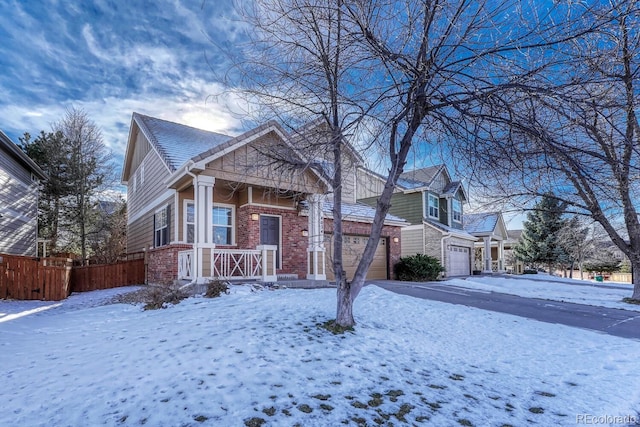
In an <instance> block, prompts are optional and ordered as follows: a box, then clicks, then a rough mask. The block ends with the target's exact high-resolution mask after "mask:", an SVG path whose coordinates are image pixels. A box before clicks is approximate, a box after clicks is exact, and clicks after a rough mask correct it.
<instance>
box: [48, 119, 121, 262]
mask: <svg viewBox="0 0 640 427" xmlns="http://www.w3.org/2000/svg"><path fill="white" fill-rule="evenodd" d="M53 129H54V131H56V132H59V133H61V134H62V135H64V138H65V140H66V143H67V144H68V147H67V151H68V156H69V158H68V159H67V164H68V170H67V176H66V178H67V182H66V184H67V186H68V187H69V188H70V189H71V190H70V192H69V194H68V195H67V196H66V197H65V199H64V200H62V205H63V207H62V209H63V215H62V218H63V219H64V228H65V230H66V235H67V236H66V240H67V244H68V245H69V246H68V247H69V248H70V249H72V251H75V250H77V251H79V252H80V255H81V257H82V262H83V264H84V263H85V262H86V260H87V256H88V249H89V242H88V236H89V235H90V234H91V233H93V232H94V230H93V228H94V227H95V226H97V225H98V226H99V224H98V222H97V221H96V220H95V219H96V218H95V215H96V209H95V206H96V204H97V202H98V200H99V197H100V192H102V191H105V190H107V189H109V188H110V187H111V186H112V184H113V183H114V167H113V165H112V163H111V162H110V161H111V153H110V152H109V151H107V149H106V146H105V144H104V142H103V140H102V132H101V131H100V128H99V127H98V126H97V125H96V124H95V123H94V122H93V121H92V120H91V119H89V117H88V115H87V113H86V112H84V111H82V110H77V109H75V108H72V109H69V110H67V113H66V115H65V116H64V117H63V118H62V120H60V121H59V122H57V123H55V124H54V125H53ZM60 228H63V225H62V224H61V225H60Z"/></svg>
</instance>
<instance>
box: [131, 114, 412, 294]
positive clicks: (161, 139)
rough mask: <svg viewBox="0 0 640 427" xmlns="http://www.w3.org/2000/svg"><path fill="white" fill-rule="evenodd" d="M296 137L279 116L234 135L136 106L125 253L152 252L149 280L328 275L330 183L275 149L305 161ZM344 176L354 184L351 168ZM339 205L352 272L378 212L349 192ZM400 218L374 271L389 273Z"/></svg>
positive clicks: (392, 220)
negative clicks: (288, 162)
mask: <svg viewBox="0 0 640 427" xmlns="http://www.w3.org/2000/svg"><path fill="white" fill-rule="evenodd" d="M296 138H300V136H299V135H298V136H296ZM296 138H292V137H291V136H290V135H289V134H288V133H287V132H285V131H284V130H283V129H282V127H281V126H279V125H278V124H277V123H275V122H269V123H265V124H264V125H261V126H258V127H256V128H255V129H252V130H250V131H248V132H246V133H243V134H242V135H239V136H236V137H231V136H227V135H223V134H220V133H215V132H209V131H205V130H201V129H196V128H193V127H189V126H185V125H181V124H178V123H173V122H169V121H166V120H161V119H158V118H154V117H148V116H144V115H142V114H138V113H133V116H132V120H131V128H130V131H129V139H128V144H127V150H126V154H125V159H124V167H123V172H122V181H123V183H125V184H126V185H127V189H128V195H127V203H128V213H127V214H128V220H127V251H128V252H130V253H132V252H138V251H141V250H146V251H148V271H149V277H148V280H149V282H152V283H154V282H155V283H170V282H172V281H174V280H176V279H178V280H192V281H197V282H203V281H205V280H207V279H209V278H235V277H238V278H258V279H262V280H268V281H272V280H276V279H277V278H278V277H281V278H282V277H285V278H306V279H310V280H327V279H329V280H330V279H331V268H330V262H331V258H332V257H331V252H330V245H326V243H325V242H329V241H331V230H332V218H331V203H330V198H328V197H327V194H329V193H330V191H331V189H330V188H329V185H328V184H327V182H326V181H325V180H323V179H322V178H321V177H320V176H318V175H317V174H316V173H314V172H313V171H312V170H311V169H310V168H307V169H304V170H302V171H301V170H293V169H292V168H287V167H283V165H282V163H281V162H280V163H279V162H275V161H274V159H273V158H272V157H271V156H270V155H269V153H271V152H274V150H278V152H282V150H287V152H288V151H290V155H291V158H292V159H298V160H300V159H301V160H303V162H306V161H307V160H308V159H305V158H304V154H302V153H300V152H299V151H298V150H297V149H296V147H295V144H294V141H295V140H296ZM350 161H352V163H353V164H354V165H356V164H358V163H359V161H360V160H359V159H358V158H357V156H351V158H350ZM345 182H353V183H355V169H354V168H353V167H351V168H347V170H346V174H345ZM343 203H344V206H343V219H344V234H345V254H346V255H345V258H346V261H347V262H346V265H345V270H347V275H348V277H349V275H350V274H351V275H352V274H353V269H354V268H355V267H354V265H355V263H357V261H358V256H359V255H360V254H361V249H362V247H363V243H364V242H365V241H366V240H365V239H367V238H368V235H369V233H370V228H371V222H372V220H373V214H374V210H373V209H371V208H370V207H368V206H364V205H361V204H358V203H356V200H355V195H354V194H353V192H349V191H347V192H345V194H344V196H343ZM403 225H407V223H406V222H405V221H404V220H402V219H401V218H398V217H394V216H391V215H390V216H388V217H387V221H386V222H385V226H384V228H383V232H382V236H383V237H382V239H381V240H380V242H379V249H378V251H377V253H376V257H375V260H374V264H373V266H372V269H371V270H370V272H369V276H368V277H369V278H387V277H390V272H391V268H392V266H393V264H394V263H395V262H396V261H397V260H398V259H399V257H400V229H401V227H402V226H403Z"/></svg>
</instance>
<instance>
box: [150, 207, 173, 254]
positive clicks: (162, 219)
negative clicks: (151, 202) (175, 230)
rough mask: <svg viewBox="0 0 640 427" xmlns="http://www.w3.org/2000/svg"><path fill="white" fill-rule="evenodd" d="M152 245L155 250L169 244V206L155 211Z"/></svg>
mask: <svg viewBox="0 0 640 427" xmlns="http://www.w3.org/2000/svg"><path fill="white" fill-rule="evenodd" d="M153 228H154V236H153V237H154V238H153V245H154V246H155V247H156V248H157V247H159V246H164V245H167V244H169V206H165V207H164V208H162V209H160V210H158V211H156V214H155V215H154V216H153Z"/></svg>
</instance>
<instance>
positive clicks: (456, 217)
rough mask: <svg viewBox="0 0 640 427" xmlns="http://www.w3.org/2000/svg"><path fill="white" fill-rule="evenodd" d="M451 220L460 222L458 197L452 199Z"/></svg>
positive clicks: (460, 205) (460, 211)
mask: <svg viewBox="0 0 640 427" xmlns="http://www.w3.org/2000/svg"><path fill="white" fill-rule="evenodd" d="M453 220H454V221H455V222H462V203H461V202H460V200H458V199H453Z"/></svg>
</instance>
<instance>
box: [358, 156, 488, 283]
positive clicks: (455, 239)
mask: <svg viewBox="0 0 640 427" xmlns="http://www.w3.org/2000/svg"><path fill="white" fill-rule="evenodd" d="M383 184H384V179H383V178H382V177H380V176H378V175H377V174H375V173H373V172H371V171H367V170H363V169H360V170H359V171H358V180H357V196H358V201H360V202H362V203H366V204H368V205H370V206H375V203H376V201H377V199H378V196H379V194H380V193H381V192H382V188H383ZM466 201H467V194H466V192H465V190H464V188H463V186H462V183H461V182H460V181H453V180H452V179H451V176H450V175H449V172H448V171H447V168H446V167H445V166H444V165H437V166H431V167H426V168H422V169H416V170H413V171H410V172H405V173H403V174H402V175H401V176H400V179H399V180H398V183H397V185H396V190H395V193H394V194H393V197H392V198H391V208H390V210H389V212H390V213H391V214H393V215H396V216H398V217H401V218H405V219H406V220H407V221H408V222H409V223H410V224H411V225H410V226H408V227H405V228H403V229H402V251H401V253H402V256H409V255H415V254H426V255H430V256H433V257H435V258H437V259H438V260H439V261H440V263H441V264H442V266H443V267H444V268H445V273H444V274H445V276H468V275H470V274H471V271H472V266H473V264H474V247H475V242H476V241H477V240H478V238H477V237H476V236H474V235H472V234H470V233H469V232H468V231H466V230H465V229H464V227H463V205H464V203H465V202H466Z"/></svg>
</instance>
